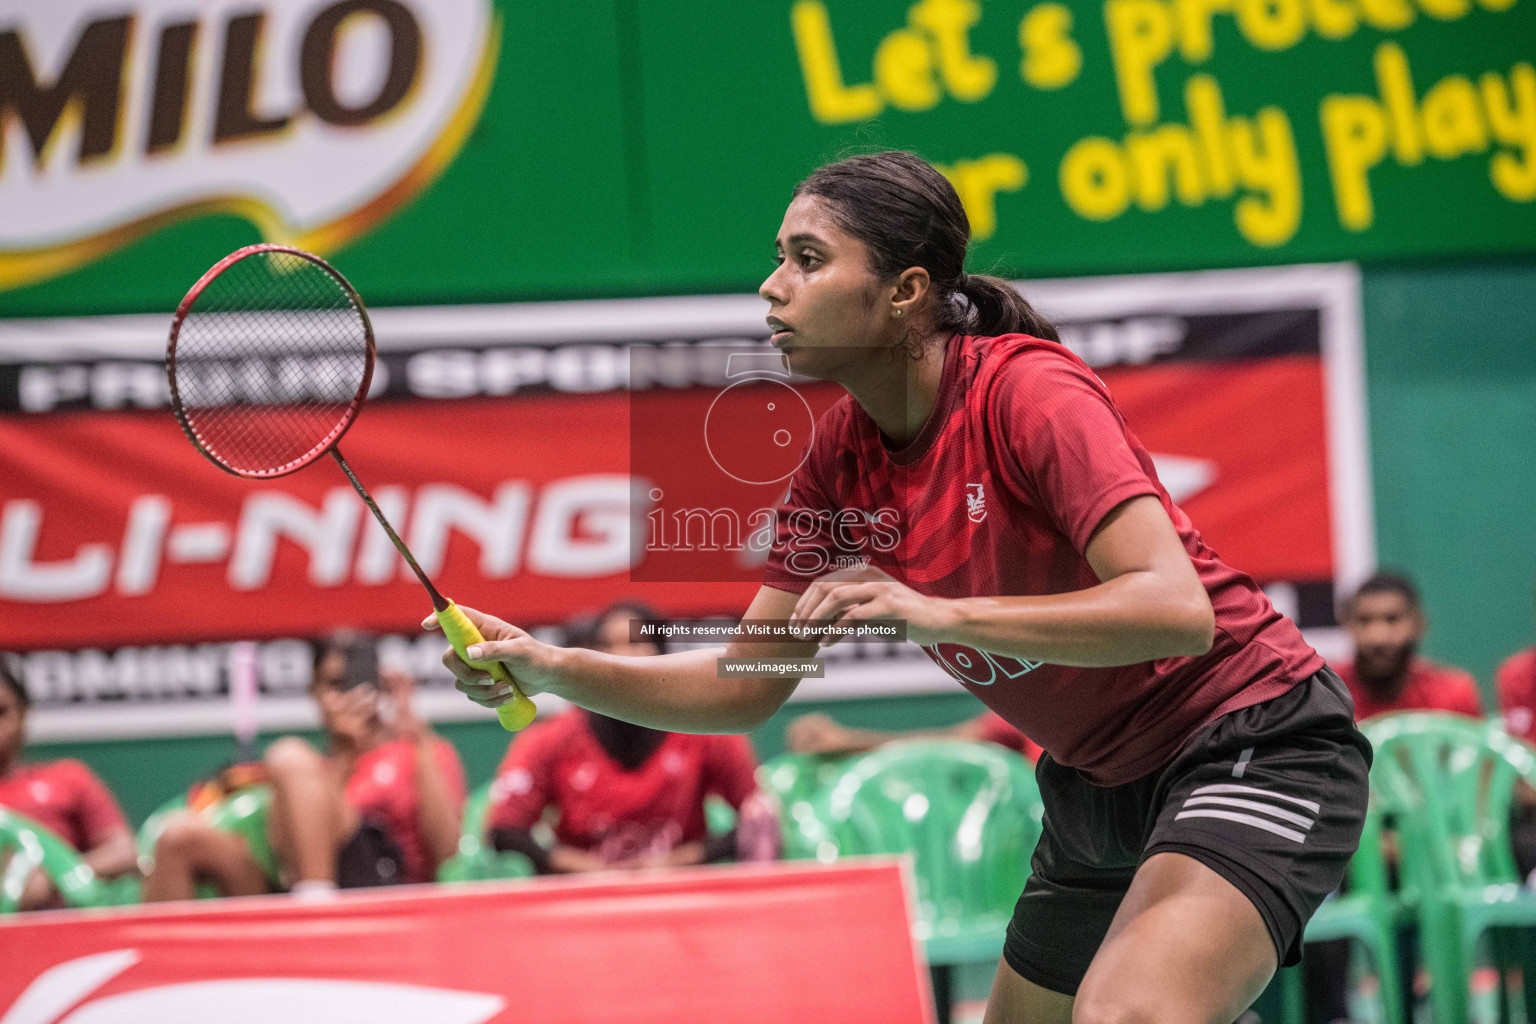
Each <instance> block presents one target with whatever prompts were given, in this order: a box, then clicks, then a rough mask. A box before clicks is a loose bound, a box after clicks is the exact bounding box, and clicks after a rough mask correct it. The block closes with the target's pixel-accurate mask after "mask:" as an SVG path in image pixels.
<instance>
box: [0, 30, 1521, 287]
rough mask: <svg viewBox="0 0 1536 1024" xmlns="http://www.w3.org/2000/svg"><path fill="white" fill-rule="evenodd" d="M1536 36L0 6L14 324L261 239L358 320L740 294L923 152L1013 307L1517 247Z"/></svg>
mask: <svg viewBox="0 0 1536 1024" xmlns="http://www.w3.org/2000/svg"><path fill="white" fill-rule="evenodd" d="M1533 62H1536V0H1105V2H1103V3H1086V2H1072V3H1059V2H1054V0H1046V2H1036V0H918V2H916V3H910V4H909V3H903V2H881V0H778V2H772V3H768V2H757V3H727V4H722V3H714V2H704V0H674V2H671V3H666V4H641V3H639V2H637V0H590V2H584V3H577V4H560V5H548V4H544V5H533V4H520V3H512V2H509V0H496V2H495V3H492V2H491V0H432V2H429V0H264V2H261V3H256V4H252V3H250V2H245V0H242V2H236V0H205V2H201V3H196V4H194V3H191V2H189V0H131V2H130V3H128V4H127V5H126V6H124V5H121V4H119V5H107V4H105V3H103V2H102V0H56V2H54V3H49V4H37V3H29V2H25V0H0V316H21V315H43V314H54V315H56V314H61V313H87V312H91V313H101V312H112V311H144V310H158V309H169V308H170V307H171V306H172V305H174V303H175V302H176V300H177V299H178V298H179V297H180V295H181V293H182V292H183V291H184V290H185V288H186V286H187V285H188V284H190V282H191V281H193V280H194V279H195V278H196V277H197V275H198V274H199V273H201V271H202V270H203V269H204V268H206V267H207V266H208V265H209V264H210V263H212V262H213V261H214V260H215V259H217V258H218V257H219V256H221V255H223V254H224V253H225V252H227V251H229V250H230V249H233V248H235V247H236V246H238V245H241V244H244V243H247V242H253V241H258V240H262V239H266V240H277V241H288V242H292V243H294V244H299V245H303V246H306V247H308V248H311V249H313V250H315V251H318V252H321V253H322V254H324V255H327V256H331V257H334V258H335V259H336V260H337V262H338V263H339V264H340V266H341V267H342V269H343V270H344V271H345V272H346V273H347V274H348V275H349V276H350V277H351V278H352V279H353V280H354V282H355V283H356V284H357V285H358V287H359V289H360V290H361V291H362V292H363V294H364V295H365V296H366V297H367V298H368V299H369V301H370V302H372V303H374V304H405V303H442V302H448V303H457V302H483V301H499V300H516V299H533V298H552V297H565V296H571V297H575V296H590V295H623V294H648V293H649V294H656V293H680V292H699V291H739V290H742V289H746V288H752V287H755V286H756V284H757V283H758V281H759V280H760V279H761V278H762V277H763V276H764V275H765V274H766V273H767V271H768V269H769V268H770V265H771V264H770V262H769V258H770V256H771V254H772V240H773V236H774V233H775V230H776V228H777V226H778V222H779V218H780V216H781V214H782V211H783V207H784V204H785V202H786V200H787V197H788V194H789V191H790V189H791V188H792V187H793V185H794V183H795V182H796V181H797V180H799V179H800V178H801V177H803V176H804V175H805V174H806V173H807V172H808V171H809V170H811V169H812V168H813V167H815V166H816V165H817V164H819V163H821V162H824V161H825V160H828V159H831V158H835V157H837V156H839V155H843V154H845V153H849V152H855V151H859V150H867V149H870V148H877V147H901V148H911V149H915V150H917V151H918V152H920V153H922V154H923V155H924V156H926V157H928V158H929V159H931V160H933V161H934V162H935V163H937V164H939V165H940V166H941V167H942V168H943V169H944V170H945V172H946V173H947V174H948V175H949V176H950V178H951V180H953V181H954V183H955V185H956V187H957V189H958V190H959V192H960V194H961V196H962V198H963V199H964V200H965V203H966V207H967V210H968V211H969V213H970V216H971V220H972V225H973V230H974V233H975V236H976V239H977V245H976V247H975V250H974V258H973V268H974V269H996V270H1000V271H1002V272H1004V273H1007V274H1009V275H1014V276H1019V277H1047V276H1067V275H1077V274H1089V273H1106V272H1124V271H1145V270H1156V269H1178V268H1192V267H1206V266H1231V265H1251V264H1270V263H1293V262H1298V261H1311V260H1334V259H1367V260H1369V259H1396V258H1414V259H1417V258H1425V257H1457V256H1464V255H1483V254H1499V253H1514V252H1530V251H1532V250H1533V249H1536V67H1533Z"/></svg>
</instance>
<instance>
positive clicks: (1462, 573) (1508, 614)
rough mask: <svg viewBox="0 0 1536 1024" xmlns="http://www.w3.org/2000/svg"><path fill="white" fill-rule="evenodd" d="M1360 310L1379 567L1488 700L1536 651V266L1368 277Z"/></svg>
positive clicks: (1438, 646)
mask: <svg viewBox="0 0 1536 1024" xmlns="http://www.w3.org/2000/svg"><path fill="white" fill-rule="evenodd" d="M1363 304H1364V314H1365V327H1366V364H1367V365H1366V373H1367V399H1368V401H1369V403H1370V431H1371V458H1372V477H1373V479H1374V482H1375V488H1376V538H1377V551H1378V555H1379V560H1380V562H1381V564H1382V565H1384V566H1393V567H1398V568H1401V569H1403V570H1406V571H1407V572H1409V573H1411V574H1413V576H1414V577H1415V578H1416V579H1417V580H1418V582H1419V583H1420V585H1421V588H1422V592H1423V599H1424V604H1425V609H1426V611H1427V613H1428V616H1429V621H1430V632H1429V636H1428V637H1427V639H1426V641H1425V652H1426V653H1427V654H1428V655H1429V656H1430V657H1433V658H1437V659H1441V660H1444V661H1448V662H1450V663H1452V664H1455V665H1459V666H1461V667H1463V668H1466V669H1468V670H1469V671H1471V672H1472V673H1473V674H1475V675H1476V676H1477V679H1478V682H1479V683H1481V684H1482V685H1483V687H1484V692H1485V694H1487V695H1490V696H1491V694H1492V690H1491V686H1492V677H1493V671H1494V669H1495V667H1496V666H1497V665H1498V663H1499V661H1500V660H1502V659H1503V658H1504V657H1506V656H1507V655H1509V654H1510V653H1512V652H1513V651H1514V650H1516V649H1517V648H1518V647H1520V646H1523V645H1526V644H1530V643H1531V642H1532V641H1533V639H1536V626H1533V611H1532V599H1531V590H1532V583H1533V581H1536V263H1531V262H1522V263H1507V264H1494V265H1482V266H1479V265H1471V264H1463V265H1459V266H1454V267H1443V266H1436V267H1404V268H1396V269H1378V270H1371V271H1369V272H1367V273H1366V275H1365V280H1364V294H1363Z"/></svg>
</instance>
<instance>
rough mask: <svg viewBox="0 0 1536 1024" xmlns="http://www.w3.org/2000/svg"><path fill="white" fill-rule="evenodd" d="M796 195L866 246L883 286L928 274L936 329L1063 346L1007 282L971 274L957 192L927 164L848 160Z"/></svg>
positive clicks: (886, 156) (889, 157) (894, 154)
mask: <svg viewBox="0 0 1536 1024" xmlns="http://www.w3.org/2000/svg"><path fill="white" fill-rule="evenodd" d="M795 195H796V196H802V195H810V196H816V197H817V198H819V199H822V200H824V201H825V202H826V204H827V208H828V211H829V212H830V214H831V216H832V218H833V220H834V221H836V222H837V226H838V227H840V228H841V229H842V230H844V231H846V232H847V233H848V234H850V235H852V236H853V237H854V238H857V239H858V240H859V241H860V242H863V243H864V245H865V247H866V248H867V249H868V250H869V261H870V268H871V269H872V270H873V271H874V272H875V273H876V274H877V275H878V276H879V277H881V278H882V279H889V278H893V277H895V276H896V275H898V274H900V273H901V272H902V271H904V270H906V269H908V268H909V267H922V268H923V269H924V270H926V271H928V278H929V280H930V281H931V282H932V294H933V297H934V306H933V324H934V327H935V328H937V329H938V330H940V331H944V332H948V331H955V332H959V333H961V334H986V335H996V334H1030V335H1033V336H1035V337H1037V338H1048V339H1050V340H1051V341H1058V340H1060V339H1059V337H1058V335H1057V332H1056V328H1055V326H1054V325H1053V324H1051V322H1050V321H1049V320H1047V319H1046V318H1045V317H1043V316H1041V315H1040V314H1039V313H1038V312H1036V311H1035V309H1034V307H1032V306H1031V305H1030V304H1029V303H1028V301H1026V300H1025V298H1024V296H1023V295H1020V294H1019V292H1018V289H1016V288H1014V287H1013V286H1012V285H1011V284H1009V283H1008V282H1007V281H1004V280H1003V279H1002V278H998V277H988V276H986V275H983V274H970V275H968V274H966V273H965V250H966V247H967V246H968V245H969V244H970V240H971V222H970V219H969V218H967V217H966V215H965V207H964V206H963V205H962V204H961V202H960V197H959V195H958V194H956V192H955V188H954V186H953V185H951V184H950V183H949V180H948V179H947V178H945V177H944V175H942V174H940V173H939V172H938V171H937V170H935V169H934V167H933V165H932V164H930V163H928V162H927V161H926V160H924V159H923V158H922V157H919V156H917V155H915V154H913V153H904V152H901V151H899V150H889V151H886V152H884V153H869V154H866V155H862V156H852V157H848V158H847V159H845V160H839V161H837V162H836V163H832V164H827V165H826V166H825V167H820V168H818V169H817V170H816V171H814V172H813V173H812V174H811V176H810V177H808V178H806V179H805V180H804V181H802V182H801V183H800V184H799V185H798V186H796V188H795Z"/></svg>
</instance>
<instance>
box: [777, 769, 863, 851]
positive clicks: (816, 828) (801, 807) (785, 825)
mask: <svg viewBox="0 0 1536 1024" xmlns="http://www.w3.org/2000/svg"><path fill="white" fill-rule="evenodd" d="M852 761H853V758H849V757H845V756H841V755H839V756H826V755H822V754H793V753H785V754H780V755H779V756H778V757H775V758H772V759H771V760H768V761H765V762H764V763H763V764H761V765H759V766H758V769H757V784H758V786H760V787H761V788H762V789H763V790H765V791H766V792H769V793H772V794H773V795H774V797H775V798H777V800H778V802H779V808H780V814H779V822H780V827H781V829H782V830H783V857H784V859H785V860H813V859H815V858H816V857H817V856H818V853H823V854H825V855H826V857H829V858H830V857H835V856H836V844H835V843H833V842H832V837H831V835H830V834H829V833H828V832H827V829H826V826H825V825H824V824H823V823H822V821H821V820H820V819H819V818H817V816H816V805H815V801H816V797H817V796H818V795H819V794H820V793H821V792H822V790H824V789H826V788H827V787H829V786H830V785H831V784H832V783H833V782H835V781H837V779H838V777H839V776H840V775H842V774H843V772H844V771H845V770H846V769H847V767H848V765H849V764H851V763H852Z"/></svg>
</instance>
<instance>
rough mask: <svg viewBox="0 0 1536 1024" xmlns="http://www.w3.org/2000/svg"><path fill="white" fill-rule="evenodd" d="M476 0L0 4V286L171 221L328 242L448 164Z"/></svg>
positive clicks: (465, 87)
mask: <svg viewBox="0 0 1536 1024" xmlns="http://www.w3.org/2000/svg"><path fill="white" fill-rule="evenodd" d="M499 42H500V26H499V19H498V17H497V16H496V15H495V14H494V12H493V11H492V10H491V7H490V4H489V0H431V2H430V3H428V2H422V0H411V2H402V0H268V2H265V3H256V4H252V3H249V2H245V0H240V2H236V0H205V2H198V3H189V2H187V0H138V2H136V3H134V4H132V5H131V6H130V7H127V8H123V7H113V8H105V7H101V6H100V5H98V4H85V3H79V2H57V3H26V2H15V0H8V2H6V3H3V4H0V157H3V161H0V289H7V288H16V287H18V286H22V285H27V284H30V283H33V282H37V281H42V280H47V279H49V278H53V277H56V276H58V275H60V274H63V273H66V272H68V271H70V270H72V269H74V268H76V267H79V266H81V265H83V264H85V263H88V262H90V261H92V260H95V259H98V258H100V257H101V256H104V255H106V254H108V253H111V252H113V251H116V250H119V249H121V248H123V247H124V246H127V245H129V244H131V243H133V242H134V241H135V240H137V239H139V238H141V237H144V236H146V235H150V234H153V233H156V232H159V231H162V230H164V229H166V228H168V227H170V226H172V225H175V224H177V223H179V222H182V221H188V220H198V221H203V222H208V221H211V220H213V219H216V218H219V217H233V218H237V219H239V220H241V221H244V222H245V223H247V224H248V225H249V226H250V227H251V228H253V229H254V230H255V231H256V232H258V233H259V234H260V235H261V236H262V237H264V238H266V239H269V240H274V241H286V242H289V243H291V244H295V245H298V246H301V247H305V248H311V249H317V250H321V251H327V252H329V251H332V250H334V249H336V248H338V247H340V246H342V245H345V244H346V243H347V242H349V241H351V240H353V239H355V238H357V237H358V236H359V235H360V234H362V233H364V232H366V231H368V230H369V229H371V228H373V227H375V226H377V225H378V224H379V223H380V222H382V221H383V220H384V219H386V218H387V217H389V216H390V215H391V214H393V213H395V212H396V211H397V210H399V209H400V207H401V206H402V205H404V204H406V203H408V202H410V200H411V199H412V198H414V197H415V195H416V194H417V193H418V192H419V191H420V190H421V189H422V188H423V187H424V186H426V185H427V184H429V183H430V182H431V181H432V180H433V179H434V178H436V177H437V175H438V174H439V173H440V172H441V171H442V169H443V168H444V167H445V166H447V164H448V163H449V162H451V161H452V160H453V158H454V157H455V156H456V155H457V153H458V151H459V148H460V147H461V146H462V145H463V143H464V139H465V137H466V136H467V134H468V133H469V131H470V129H471V128H472V127H473V126H474V124H475V122H476V120H477V119H478V118H479V116H480V112H481V109H482V107H483V105H484V103H485V97H486V93H487V90H488V89H489V87H490V83H491V80H492V76H493V75H494V73H495V70H496V60H497V49H498V45H499Z"/></svg>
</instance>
